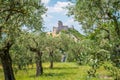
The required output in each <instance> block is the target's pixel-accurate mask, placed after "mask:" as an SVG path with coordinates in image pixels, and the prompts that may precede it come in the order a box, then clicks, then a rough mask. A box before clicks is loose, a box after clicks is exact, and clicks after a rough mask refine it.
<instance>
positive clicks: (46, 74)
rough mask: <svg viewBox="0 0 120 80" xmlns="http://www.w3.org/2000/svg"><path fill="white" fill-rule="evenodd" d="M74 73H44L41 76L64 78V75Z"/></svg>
mask: <svg viewBox="0 0 120 80" xmlns="http://www.w3.org/2000/svg"><path fill="white" fill-rule="evenodd" d="M72 74H75V73H68V72H60V73H45V74H44V75H43V76H46V77H49V76H65V75H72Z"/></svg>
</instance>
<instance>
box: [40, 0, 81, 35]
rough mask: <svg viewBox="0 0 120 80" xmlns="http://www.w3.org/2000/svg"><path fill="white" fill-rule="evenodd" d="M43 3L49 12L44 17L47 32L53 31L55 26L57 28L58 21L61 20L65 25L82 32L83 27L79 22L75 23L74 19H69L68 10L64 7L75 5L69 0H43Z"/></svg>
mask: <svg viewBox="0 0 120 80" xmlns="http://www.w3.org/2000/svg"><path fill="white" fill-rule="evenodd" d="M41 1H42V3H44V5H45V6H46V7H47V9H48V11H47V12H46V14H44V15H43V19H44V27H46V29H45V30H46V31H52V28H53V26H55V27H57V23H58V20H61V21H62V22H63V24H64V25H67V26H69V27H71V26H72V25H73V26H74V28H75V29H77V30H78V31H79V32H81V33H82V31H81V26H80V25H79V24H78V22H75V21H74V18H72V17H68V16H67V15H66V14H67V10H65V9H64V7H66V6H68V4H71V5H73V3H71V2H69V1H68V0H41Z"/></svg>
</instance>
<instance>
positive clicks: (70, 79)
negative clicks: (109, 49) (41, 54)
mask: <svg viewBox="0 0 120 80" xmlns="http://www.w3.org/2000/svg"><path fill="white" fill-rule="evenodd" d="M43 67H44V74H43V75H42V76H39V77H36V76H35V70H36V69H35V68H33V69H29V70H27V71H26V70H19V71H18V73H17V74H15V77H16V80H86V78H87V77H86V76H87V70H88V69H89V67H88V66H78V65H77V64H76V63H67V62H66V63H54V68H53V69H49V63H43ZM99 73H100V75H102V76H103V75H108V74H109V73H108V72H106V71H105V70H104V69H103V68H101V69H99V70H98V74H99ZM3 77H4V75H3V71H2V69H0V80H4V78H3ZM88 80H112V79H109V78H107V79H106V78H104V77H103V78H92V79H88Z"/></svg>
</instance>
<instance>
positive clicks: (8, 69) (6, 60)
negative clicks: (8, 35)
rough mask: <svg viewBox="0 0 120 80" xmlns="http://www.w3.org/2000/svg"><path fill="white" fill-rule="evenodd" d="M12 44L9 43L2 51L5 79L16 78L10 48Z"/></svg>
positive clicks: (0, 55) (11, 79)
mask: <svg viewBox="0 0 120 80" xmlns="http://www.w3.org/2000/svg"><path fill="white" fill-rule="evenodd" d="M10 47H11V45H10V44H9V43H8V44H7V45H6V47H4V48H3V49H2V50H1V51H0V52H1V53H2V54H0V59H1V63H2V67H3V71H4V77H5V80H15V77H14V73H13V68H12V59H11V56H10V54H9V48H10Z"/></svg>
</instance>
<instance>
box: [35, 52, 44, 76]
mask: <svg viewBox="0 0 120 80" xmlns="http://www.w3.org/2000/svg"><path fill="white" fill-rule="evenodd" d="M36 59H37V60H36V76H39V75H42V74H43V67H42V52H39V51H38V52H37V53H36Z"/></svg>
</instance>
